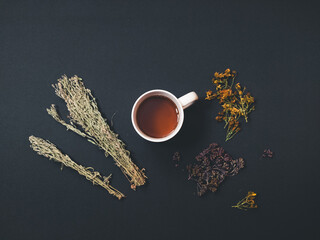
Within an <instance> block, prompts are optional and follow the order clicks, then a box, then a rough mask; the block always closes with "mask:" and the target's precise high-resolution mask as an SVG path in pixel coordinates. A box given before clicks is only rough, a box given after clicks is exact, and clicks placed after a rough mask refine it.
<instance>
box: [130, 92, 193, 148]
mask: <svg viewBox="0 0 320 240" xmlns="http://www.w3.org/2000/svg"><path fill="white" fill-rule="evenodd" d="M152 96H164V97H167V98H169V99H170V100H171V101H172V102H173V103H174V104H175V105H176V107H177V110H178V115H179V118H178V124H177V127H176V128H175V129H174V130H173V131H172V132H171V133H170V134H169V135H167V136H165V137H162V138H155V137H150V136H148V135H146V134H145V133H144V132H142V131H141V129H140V128H139V125H138V123H137V110H138V108H139V106H140V104H141V103H142V102H143V101H144V100H145V99H147V98H149V97H152ZM197 100H198V95H197V94H196V93H195V92H189V93H187V94H186V95H183V96H182V97H180V98H177V97H176V96H174V95H173V94H172V93H170V92H168V91H165V90H161V89H155V90H151V91H148V92H146V93H144V94H142V95H141V96H140V97H139V98H138V99H137V101H136V102H135V103H134V105H133V108H132V112H131V120H132V125H133V127H134V129H135V130H136V132H137V133H138V134H139V135H140V136H141V137H142V138H144V139H146V140H148V141H150V142H164V141H167V140H169V139H171V138H173V137H174V136H175V135H176V134H177V133H178V132H179V130H180V129H181V127H182V124H183V120H184V112H183V110H184V109H186V108H187V107H189V106H191V105H192V104H193V103H194V102H195V101H197Z"/></svg>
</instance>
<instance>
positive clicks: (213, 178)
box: [187, 143, 244, 197]
mask: <svg viewBox="0 0 320 240" xmlns="http://www.w3.org/2000/svg"><path fill="white" fill-rule="evenodd" d="M196 161H197V163H196V164H194V165H189V166H187V169H188V171H189V178H188V180H193V181H195V182H196V183H197V193H198V196H200V197H201V196H202V195H203V194H205V193H206V192H207V191H211V192H215V191H217V189H218V187H219V185H220V183H222V182H223V180H224V179H225V178H226V177H227V176H235V175H237V174H238V172H239V170H240V169H241V168H243V167H244V160H243V159H242V158H238V159H233V158H232V157H231V156H230V155H229V154H228V153H225V152H224V149H223V148H222V147H219V145H218V144H216V143H212V144H210V145H209V147H208V148H206V149H205V150H203V151H202V152H201V153H200V154H199V155H198V156H196Z"/></svg>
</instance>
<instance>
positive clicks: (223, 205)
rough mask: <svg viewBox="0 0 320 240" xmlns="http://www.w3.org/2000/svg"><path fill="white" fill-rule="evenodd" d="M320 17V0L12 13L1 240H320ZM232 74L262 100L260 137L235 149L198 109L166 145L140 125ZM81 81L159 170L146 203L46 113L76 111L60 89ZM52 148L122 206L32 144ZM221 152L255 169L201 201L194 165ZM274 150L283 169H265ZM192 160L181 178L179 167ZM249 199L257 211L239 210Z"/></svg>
mask: <svg viewBox="0 0 320 240" xmlns="http://www.w3.org/2000/svg"><path fill="white" fill-rule="evenodd" d="M318 9H319V6H318V5H317V4H315V2H312V1H179V2H177V1H118V0H115V1H89V0H88V1H12V0H10V1H9V0H8V1H3V0H2V1H0V53H1V55H0V56H1V57H0V89H1V94H0V109H1V111H0V117H1V121H0V132H1V133H0V156H1V157H0V161H1V167H0V239H1V240H11V239H50V240H51V239H191V238H193V239H251V238H255V239H279V238H280V237H281V238H283V239H290V238H291V237H304V236H305V237H304V238H302V239H318V238H319V232H318V230H317V227H318V222H319V167H320V160H319V157H318V155H319V133H320V131H319V120H320V117H319V90H320V89H319V60H320V59H319V37H320V34H319V33H320V32H319V20H320V19H319V13H318ZM226 67H231V68H233V69H235V70H237V71H238V72H239V77H238V80H239V81H240V82H241V83H242V84H243V85H246V86H247V87H248V88H249V90H250V91H251V92H252V94H253V95H254V96H255V97H256V99H257V107H256V111H255V112H254V113H253V114H252V115H251V117H250V122H249V124H247V125H245V126H243V130H242V131H241V133H239V134H238V135H237V136H236V137H235V138H234V139H233V140H231V141H229V142H227V143H225V142H224V135H225V131H224V130H223V126H222V124H219V123H216V122H215V121H214V116H215V114H216V113H217V111H218V107H217V104H215V103H213V102H204V101H203V100H202V101H199V102H198V103H197V104H196V105H194V106H192V107H191V108H190V109H188V110H186V112H185V123H184V126H183V128H182V130H181V132H180V133H179V134H178V135H177V136H176V137H175V138H174V139H173V140H171V141H169V142H166V143H162V144H154V143H149V142H146V141H144V140H143V139H141V138H140V137H139V136H138V135H137V134H136V133H135V132H134V129H133V127H132V126H131V121H130V111H131V107H132V105H133V103H134V101H135V99H136V98H137V97H138V96H139V95H140V94H142V93H143V92H145V91H147V90H150V89H154V88H162V89H166V90H169V91H171V92H172V93H174V94H176V95H177V96H181V95H183V94H184V93H187V92H189V91H192V90H194V91H196V92H197V93H198V94H199V96H200V98H202V99H203V98H204V95H205V91H206V90H207V89H208V88H210V87H211V82H210V80H211V78H212V76H213V73H214V72H215V71H223V70H224V69H225V68H226ZM62 74H67V75H69V76H70V75H73V74H77V75H79V76H81V77H82V78H83V79H84V81H85V84H86V86H87V87H88V88H90V89H92V90H93V92H94V95H95V97H96V98H97V99H98V100H99V106H100V109H101V111H102V112H103V114H104V115H105V116H106V117H107V118H108V119H110V118H111V116H112V115H113V113H114V112H116V116H115V117H114V129H115V131H116V132H118V133H119V134H120V136H121V138H122V139H123V140H124V141H125V142H126V143H127V145H128V148H129V150H130V151H131V152H132V155H133V158H134V161H135V162H136V163H137V164H138V165H139V166H140V167H144V168H146V169H147V171H146V173H147V175H148V177H149V180H148V184H147V185H146V186H145V187H141V188H139V189H138V190H137V191H136V192H134V191H132V190H130V186H129V184H128V182H127V180H126V179H125V177H124V176H123V175H122V173H121V172H120V170H119V169H118V168H117V167H116V166H114V164H113V161H112V159H111V158H108V159H106V158H105V157H104V154H103V152H102V151H100V150H98V149H97V148H96V147H95V146H93V145H92V144H90V143H88V142H87V141H86V140H84V139H82V138H81V137H79V136H77V135H75V134H74V133H72V132H67V131H66V130H65V128H64V127H63V126H61V125H59V124H58V123H56V122H55V121H54V120H53V119H51V118H50V116H48V115H47V113H46V111H45V108H46V107H48V106H50V104H52V103H56V104H57V105H58V106H59V107H60V110H61V111H62V112H63V113H66V112H65V106H64V104H63V102H62V100H61V99H58V98H57V97H56V96H55V94H54V91H53V89H52V88H51V86H50V85H51V84H52V83H55V82H56V79H57V78H59V76H61V75H62ZM31 134H34V135H36V136H40V137H43V138H46V139H49V140H50V141H52V142H54V143H55V144H56V145H57V146H58V147H60V148H61V149H62V150H63V151H64V152H65V153H67V154H69V155H70V156H71V157H72V158H73V159H74V160H76V161H77V162H79V163H80V164H83V165H87V166H93V167H94V168H95V169H96V170H98V171H100V172H101V173H103V174H108V173H110V172H112V173H113V176H114V177H113V181H112V183H113V185H114V186H116V187H117V188H119V189H120V190H121V191H123V192H124V193H125V194H126V195H127V198H126V199H125V200H124V201H118V200H116V199H114V198H112V197H111V196H109V195H108V193H106V192H105V191H104V190H103V189H102V188H99V187H93V186H92V185H91V184H90V183H89V182H87V181H86V180H85V179H84V178H83V177H81V176H79V175H77V174H76V173H74V172H73V171H72V170H70V169H64V170H63V171H62V172H61V171H60V169H59V167H60V166H59V164H57V163H53V162H50V161H48V160H47V159H45V158H43V157H40V156H38V155H36V154H35V153H34V152H33V151H32V150H31V149H30V148H29V143H28V139H27V138H28V136H29V135H31ZM211 142H217V143H219V144H220V145H221V146H223V147H224V148H225V149H226V151H228V152H229V153H230V154H231V155H232V156H233V157H243V158H244V159H245V161H246V168H245V169H243V170H241V171H240V173H239V174H238V175H237V176H235V177H230V178H229V179H227V180H226V181H225V182H224V183H223V184H222V186H221V187H220V189H219V191H218V192H216V193H209V194H207V195H206V196H204V197H203V198H198V197H197V196H195V195H194V193H195V190H196V186H195V185H194V183H192V182H188V181H187V172H186V171H185V170H183V169H184V166H185V165H186V164H187V163H190V162H192V161H193V159H194V157H195V156H196V155H197V154H198V153H199V152H200V151H201V150H203V149H204V148H206V147H207V146H208V145H209V143H211ZM267 147H269V148H271V149H272V150H273V151H274V152H275V157H274V158H273V159H270V160H269V159H266V160H261V159H259V157H260V156H261V154H262V152H263V150H264V149H265V148H267ZM175 151H180V152H181V158H182V160H181V161H182V163H181V164H182V167H181V168H175V167H174V164H173V162H172V160H171V158H172V155H173V153H174V152H175ZM248 190H253V191H256V192H257V193H258V194H259V196H258V199H257V201H258V205H259V208H258V209H257V210H253V211H247V212H242V211H239V210H237V209H233V208H231V207H230V206H231V205H232V204H234V203H236V202H237V201H238V200H240V199H241V198H242V197H243V196H244V195H245V194H246V192H247V191H248Z"/></svg>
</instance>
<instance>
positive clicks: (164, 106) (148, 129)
mask: <svg viewBox="0 0 320 240" xmlns="http://www.w3.org/2000/svg"><path fill="white" fill-rule="evenodd" d="M136 116H137V123H138V126H139V128H140V130H141V131H142V132H144V133H145V134H146V135H148V136H150V137H154V138H162V137H166V136H168V135H169V134H170V133H171V132H172V131H173V130H174V129H175V128H176V127H177V125H178V121H179V114H178V109H177V107H176V105H175V103H174V102H173V101H171V100H170V99H169V98H167V97H164V96H152V97H149V98H147V99H145V100H144V101H143V102H142V103H141V104H140V106H139V107H138V110H137V115H136Z"/></svg>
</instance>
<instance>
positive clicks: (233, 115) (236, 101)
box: [205, 68, 254, 141]
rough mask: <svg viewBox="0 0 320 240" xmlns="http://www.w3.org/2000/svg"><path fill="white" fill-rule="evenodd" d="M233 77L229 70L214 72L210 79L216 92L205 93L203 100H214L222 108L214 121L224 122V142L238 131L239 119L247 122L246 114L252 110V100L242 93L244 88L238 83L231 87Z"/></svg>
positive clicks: (234, 74)
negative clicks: (225, 131) (225, 132)
mask: <svg viewBox="0 0 320 240" xmlns="http://www.w3.org/2000/svg"><path fill="white" fill-rule="evenodd" d="M235 77H236V71H231V70H230V69H229V68H228V69H226V70H225V71H224V73H218V72H216V73H215V74H214V78H213V79H212V82H213V84H214V85H215V89H216V92H215V93H213V92H212V91H211V90H209V91H207V96H206V98H205V99H206V100H212V99H215V98H216V99H217V100H219V103H220V105H221V106H222V108H223V109H222V111H221V112H219V114H218V116H217V117H216V120H217V121H224V122H225V128H227V136H226V141H228V140H230V139H231V138H232V137H233V136H234V135H235V134H236V133H237V132H239V131H240V127H239V125H240V123H239V118H240V117H244V118H245V121H246V122H248V114H249V113H250V112H252V111H253V110H254V105H253V103H254V98H253V97H252V96H251V94H250V93H249V92H248V93H246V94H245V93H244V92H245V90H246V88H245V87H244V88H242V87H241V86H240V83H237V84H235V86H233V84H234V79H235ZM233 88H234V89H235V90H234V91H233Z"/></svg>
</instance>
